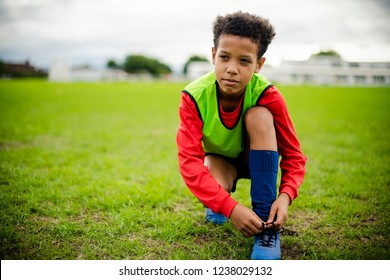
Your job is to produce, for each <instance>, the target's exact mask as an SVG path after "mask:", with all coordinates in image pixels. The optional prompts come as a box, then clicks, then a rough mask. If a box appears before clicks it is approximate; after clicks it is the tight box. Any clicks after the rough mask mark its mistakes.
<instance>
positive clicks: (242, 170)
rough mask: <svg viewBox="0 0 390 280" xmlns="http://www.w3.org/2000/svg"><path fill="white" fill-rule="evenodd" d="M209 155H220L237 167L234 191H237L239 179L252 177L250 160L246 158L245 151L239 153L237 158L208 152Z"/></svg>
mask: <svg viewBox="0 0 390 280" xmlns="http://www.w3.org/2000/svg"><path fill="white" fill-rule="evenodd" d="M207 155H214V156H218V157H221V158H223V159H224V160H226V161H227V162H228V163H230V164H231V165H233V167H234V168H235V169H236V171H237V177H236V179H234V181H233V188H232V192H235V191H236V186H237V181H238V180H239V179H250V178H251V176H250V173H249V164H248V160H247V159H246V157H245V153H244V152H242V153H240V154H239V155H238V157H236V158H230V157H226V156H221V155H218V154H212V153H210V154H207Z"/></svg>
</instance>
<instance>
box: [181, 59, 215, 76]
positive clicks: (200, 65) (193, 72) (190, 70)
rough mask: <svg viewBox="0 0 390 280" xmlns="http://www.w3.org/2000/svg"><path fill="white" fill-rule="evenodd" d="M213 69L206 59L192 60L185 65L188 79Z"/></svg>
mask: <svg viewBox="0 0 390 280" xmlns="http://www.w3.org/2000/svg"><path fill="white" fill-rule="evenodd" d="M213 69H214V67H213V65H212V64H211V63H210V62H208V61H192V62H191V63H189V64H188V66H187V76H186V78H187V79H189V80H191V81H192V80H195V79H196V78H199V77H201V76H203V75H205V74H207V73H208V72H210V71H212V70H213Z"/></svg>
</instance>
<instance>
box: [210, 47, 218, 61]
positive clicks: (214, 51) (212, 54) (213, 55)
mask: <svg viewBox="0 0 390 280" xmlns="http://www.w3.org/2000/svg"><path fill="white" fill-rule="evenodd" d="M216 53H217V51H216V50H215V48H214V47H212V48H211V57H212V62H213V65H215V55H216Z"/></svg>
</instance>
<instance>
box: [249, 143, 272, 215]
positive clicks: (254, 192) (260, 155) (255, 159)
mask: <svg viewBox="0 0 390 280" xmlns="http://www.w3.org/2000/svg"><path fill="white" fill-rule="evenodd" d="M278 166H279V153H278V152H275V151H268V150H250V151H249V171H250V175H251V198H252V208H253V211H254V212H255V213H256V214H257V215H258V216H259V217H260V219H262V220H263V221H264V222H266V221H267V220H268V216H269V212H270V210H271V206H272V203H273V202H274V201H275V199H276V181H277V176H278Z"/></svg>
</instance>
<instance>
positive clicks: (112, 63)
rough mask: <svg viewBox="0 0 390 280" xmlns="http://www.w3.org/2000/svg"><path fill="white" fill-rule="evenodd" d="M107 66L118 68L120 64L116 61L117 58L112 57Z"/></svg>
mask: <svg viewBox="0 0 390 280" xmlns="http://www.w3.org/2000/svg"><path fill="white" fill-rule="evenodd" d="M107 68H111V69H118V68H120V66H119V65H118V63H116V61H115V60H112V59H110V60H109V61H108V62H107Z"/></svg>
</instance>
